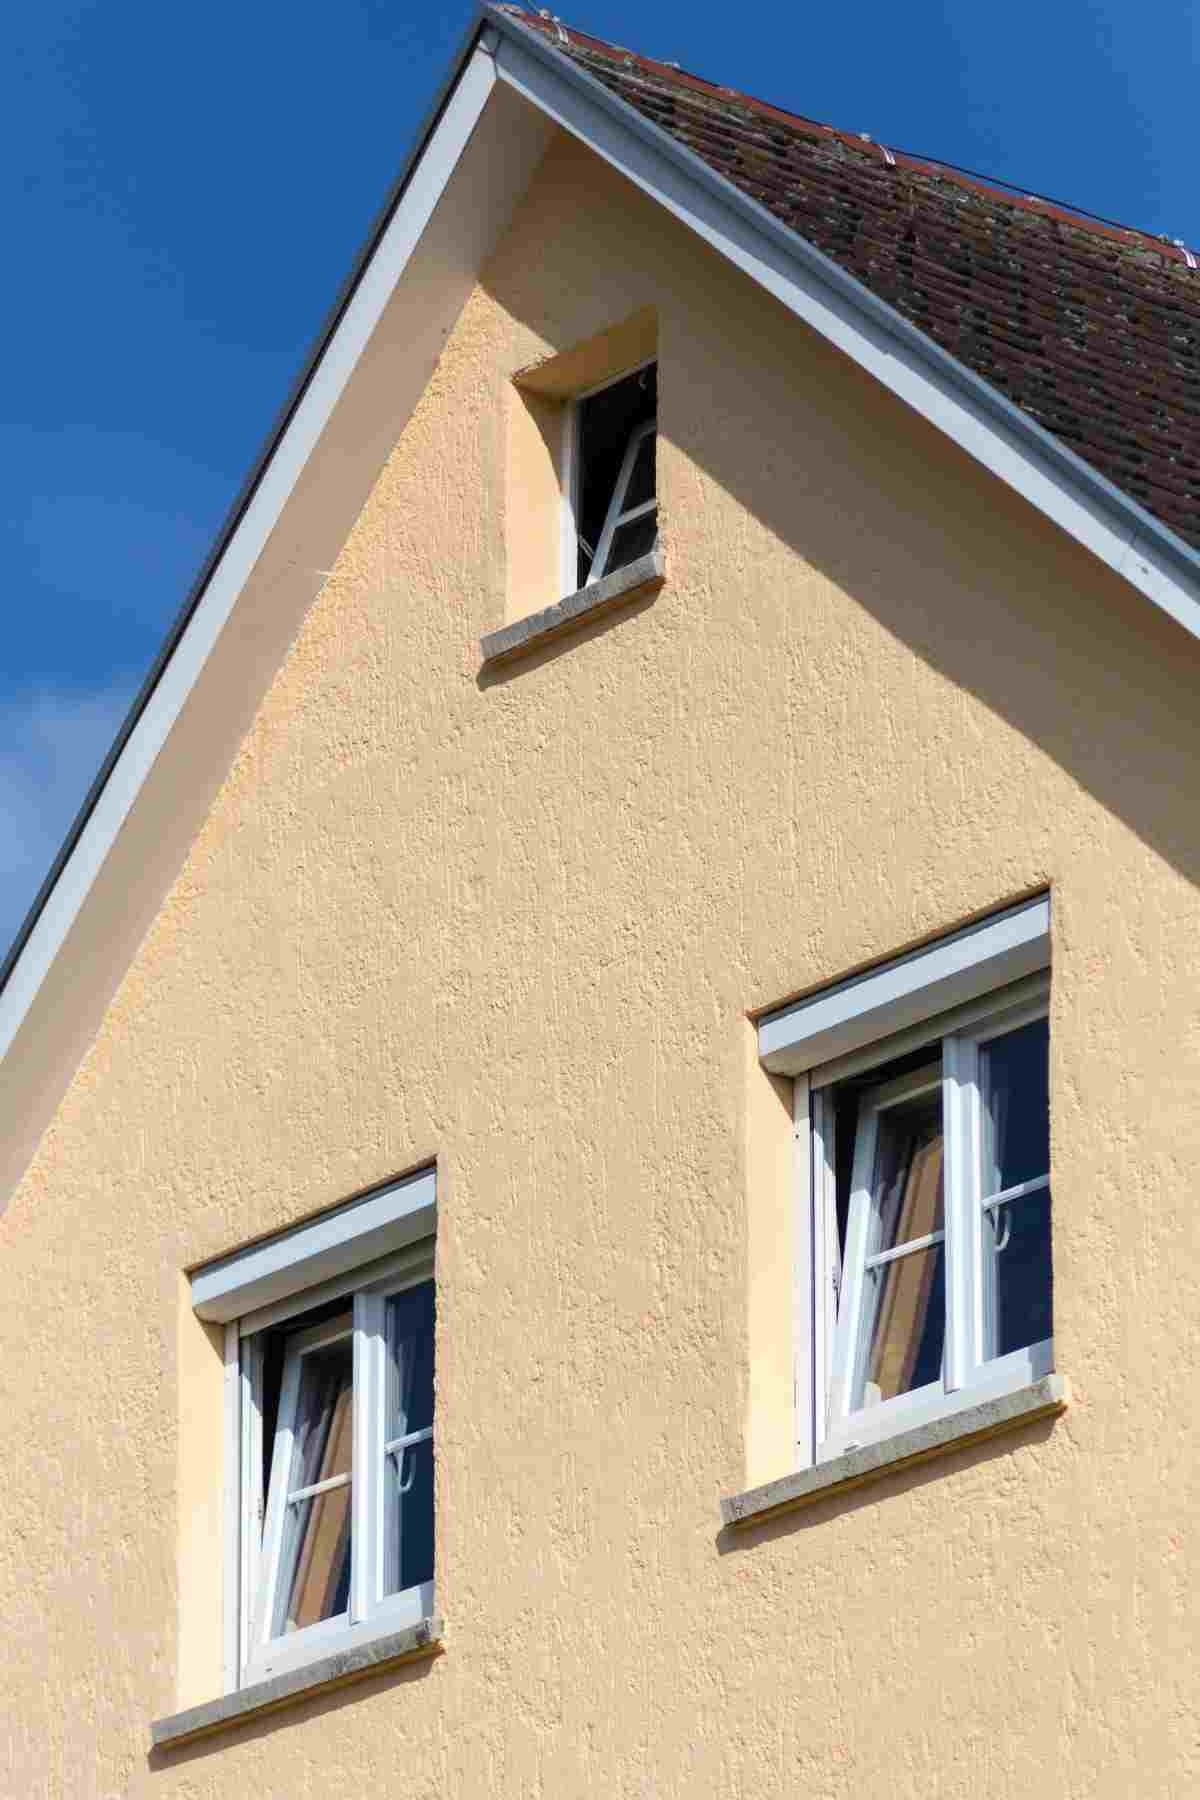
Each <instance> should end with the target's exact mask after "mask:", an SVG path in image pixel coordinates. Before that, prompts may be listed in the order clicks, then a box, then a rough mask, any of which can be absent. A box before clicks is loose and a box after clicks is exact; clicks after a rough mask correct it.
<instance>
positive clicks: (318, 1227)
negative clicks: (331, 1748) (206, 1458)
mask: <svg viewBox="0 0 1200 1800" xmlns="http://www.w3.org/2000/svg"><path fill="white" fill-rule="evenodd" d="M436 1216H437V1215H436V1176H435V1172H434V1171H433V1170H431V1169H428V1170H422V1171H421V1172H420V1173H419V1174H417V1175H415V1176H410V1177H406V1178H405V1179H404V1180H402V1181H398V1182H394V1183H391V1184H389V1185H388V1186H387V1187H386V1188H382V1189H378V1190H376V1191H375V1192H373V1193H371V1194H368V1195H366V1196H364V1197H363V1198H362V1199H360V1200H357V1201H354V1202H351V1203H350V1204H349V1205H347V1206H345V1207H343V1208H341V1209H339V1210H338V1211H337V1212H334V1213H331V1214H327V1215H325V1216H324V1217H323V1218H321V1219H318V1220H316V1221H314V1222H313V1223H312V1224H311V1225H307V1226H303V1227H301V1228H300V1229H298V1230H297V1231H294V1232H290V1233H286V1234H283V1235H281V1236H279V1237H276V1238H272V1239H268V1240H266V1242H265V1243H261V1244H256V1245H252V1246H250V1247H249V1248H248V1249H247V1250H245V1251H241V1252H238V1253H236V1254H235V1255H234V1256H232V1257H225V1258H222V1259H220V1260H219V1261H218V1262H217V1263H214V1264H209V1265H208V1266H207V1267H206V1268H204V1269H201V1270H198V1271H197V1272H196V1273H195V1274H194V1275H193V1277H192V1299H193V1305H194V1306H195V1310H196V1311H197V1313H198V1314H199V1315H200V1317H201V1318H206V1319H210V1320H213V1321H214V1322H222V1323H223V1324H224V1327H225V1483H224V1514H225V1531H224V1556H225V1569H224V1606H223V1610H224V1621H225V1624H224V1646H225V1648H224V1678H225V1679H224V1685H225V1690H226V1692H227V1693H233V1692H236V1691H237V1689H239V1688H241V1687H247V1686H250V1685H252V1684H254V1683H257V1682H261V1681H264V1680H267V1679H270V1678H271V1677H273V1676H276V1675H279V1674H282V1673H285V1672H286V1671H288V1670H291V1669H295V1668H299V1667H302V1666H303V1665H304V1664H306V1663H309V1662H312V1661H314V1660H317V1659H319V1658H322V1657H325V1656H328V1655H331V1654H333V1653H335V1652H340V1651H343V1650H349V1649H354V1648H356V1647H358V1646H360V1645H362V1644H365V1643H369V1642H370V1641H371V1640H372V1639H374V1638H378V1637H382V1636H387V1635H390V1634H391V1633H393V1632H396V1631H401V1630H403V1629H405V1628H406V1627H407V1626H410V1625H416V1624H419V1623H420V1622H421V1621H422V1620H424V1619H428V1618H432V1617H433V1616H434V1615H435V1611H436V1604H435V1603H436V1593H435V1583H434V1582H433V1581H429V1582H422V1583H419V1584H417V1585H415V1586H413V1587H410V1588H408V1589H406V1590H404V1591H402V1592H400V1593H396V1594H385V1593H384V1588H385V1586H386V1585H387V1581H386V1571H385V1559H386V1554H387V1547H386V1539H385V1530H384V1511H385V1494H386V1486H385V1472H386V1461H387V1457H388V1455H389V1454H395V1453H397V1452H402V1451H403V1449H404V1448H406V1447H408V1446H410V1445H415V1444H416V1443H418V1442H423V1441H426V1440H428V1439H431V1438H433V1437H434V1430H435V1426H431V1427H429V1428H428V1429H424V1430H421V1431H418V1432H413V1433H410V1434H408V1436H407V1437H405V1438H404V1439H397V1440H395V1441H394V1442H392V1441H389V1440H388V1439H387V1438H386V1437H385V1429H386V1422H385V1417H384V1414H385V1406H386V1393H387V1387H386V1377H387V1360H388V1359H387V1335H386V1333H387V1301H388V1299H389V1298H390V1297H391V1296H392V1295H394V1294H397V1293H399V1292H402V1291H403V1290H404V1289H406V1288H411V1287H416V1286H419V1285H420V1284H421V1283H423V1282H426V1281H431V1280H433V1279H434V1264H435V1236H434V1231H435V1227H436ZM388 1245H391V1246H393V1249H392V1251H391V1253H390V1254H386V1255H380V1254H378V1252H379V1251H380V1250H381V1249H383V1248H385V1247H386V1246H388ZM364 1258H365V1260H364ZM338 1299H345V1301H346V1316H344V1317H338V1318H335V1319H332V1320H327V1321H325V1323H324V1324H321V1325H318V1326H315V1327H313V1328H312V1330H311V1332H308V1331H305V1332H303V1333H298V1337H299V1342H298V1343H297V1344H296V1345H294V1346H292V1345H289V1348H288V1354H287V1356H286V1358H285V1366H284V1370H283V1372H282V1385H281V1392H280V1399H279V1411H278V1417H277V1422H276V1436H275V1446H274V1449H273V1451H272V1455H271V1459H270V1470H271V1477H272V1479H271V1482H270V1484H269V1485H270V1490H271V1491H270V1492H268V1493H264V1491H263V1485H264V1484H263V1475H262V1472H263V1398H264V1395H263V1348H264V1337H263V1334H264V1332H266V1331H267V1330H268V1328H270V1327H272V1326H275V1325H279V1324H282V1323H284V1322H286V1321H287V1320H288V1319H290V1318H296V1317H298V1316H300V1315H301V1314H303V1313H306V1312H309V1311H312V1310H314V1309H315V1308H317V1307H324V1306H325V1305H327V1304H328V1303H329V1302H331V1301H335V1300H338ZM256 1302H258V1304H255V1303H256ZM347 1334H350V1335H352V1337H353V1341H354V1374H353V1380H354V1388H353V1415H352V1418H353V1425H352V1436H353V1450H352V1457H353V1461H352V1470H353V1479H352V1484H351V1507H352V1514H351V1531H352V1544H353V1553H352V1563H351V1579H350V1599H349V1605H348V1607H347V1610H346V1612H345V1613H343V1614H340V1615H339V1616H338V1617H336V1618H333V1619H324V1620H321V1621H320V1622H319V1623H318V1624H315V1625H310V1626H306V1627H304V1628H303V1629H302V1630H299V1631H293V1632H289V1633H287V1634H285V1635H283V1636H281V1637H278V1638H274V1639H272V1638H271V1637H270V1635H269V1622H270V1616H271V1607H272V1604H273V1598H274V1592H275V1587H276V1584H277V1577H278V1569H279V1559H280V1548H281V1542H282V1532H283V1515H284V1511H285V1508H286V1501H287V1496H286V1492H285V1491H283V1489H284V1486H285V1484H286V1480H287V1471H288V1470H290V1466H291V1441H290V1440H291V1429H292V1425H293V1422H294V1417H295V1408H296V1399H297V1394H298V1388H299V1359H300V1358H301V1357H302V1356H303V1355H304V1354H307V1353H308V1352H309V1351H311V1350H312V1349H314V1348H316V1347H318V1345H319V1344H322V1343H328V1342H330V1341H332V1340H333V1339H335V1338H336V1337H338V1336H345V1335H347ZM435 1425H436V1420H435ZM277 1471H278V1472H281V1479H280V1480H279V1481H276V1479H275V1476H276V1472H277Z"/></svg>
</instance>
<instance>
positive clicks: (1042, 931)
mask: <svg viewBox="0 0 1200 1800" xmlns="http://www.w3.org/2000/svg"><path fill="white" fill-rule="evenodd" d="M1049 922H1050V906H1049V900H1048V898H1046V897H1045V896H1042V897H1040V898H1038V899H1036V900H1033V901H1030V902H1027V903H1024V904H1022V905H1020V906H1017V907H1014V908H1011V909H1009V910H1008V911H1006V912H1003V913H999V914H996V915H993V917H991V918H990V919H986V920H984V921H982V922H981V923H980V924H978V925H976V926H972V927H969V928H968V929H966V930H964V931H961V932H958V933H955V934H953V935H952V936H950V937H947V938H943V939H940V940H937V941H936V942H934V943H932V944H930V945H928V946H927V947H925V948H924V949H922V950H918V951H914V952H912V953H910V954H909V955H907V956H904V957H900V958H897V959H896V960H895V961H893V962H890V963H884V964H881V965H879V966H877V967H876V968H874V969H872V970H870V971H868V972H867V973H866V974H864V975H860V976H855V977H852V978H851V979H849V980H847V981H845V982H842V983H840V984H838V985H837V986H835V987H832V988H828V989H825V990H823V991H818V992H817V993H815V994H813V995H811V996H810V997H808V998H806V999H804V1000H801V1001H798V1002H796V1003H795V1004H794V1005H792V1006H790V1007H788V1008H785V1009H783V1010H782V1011H780V1012H779V1013H776V1014H773V1015H771V1016H769V1017H768V1018H766V1019H764V1020H762V1021H761V1022H760V1025H759V1034H758V1035H759V1056H760V1060H761V1062H762V1064H763V1065H764V1067H765V1068H766V1069H767V1070H768V1072H769V1073H771V1074H772V1075H776V1076H779V1075H790V1076H791V1077H792V1078H793V1113H794V1142H795V1150H796V1168H795V1179H796V1194H797V1199H796V1210H795V1214H794V1219H795V1238H794V1242H795V1254H796V1264H795V1269H794V1306H795V1313H794V1333H795V1336H794V1356H793V1360H794V1383H793V1385H794V1394H795V1420H796V1431H795V1437H796V1446H797V1459H798V1463H799V1465H800V1467H802V1468H804V1467H811V1466H813V1465H815V1464H819V1463H822V1462H826V1461H832V1460H833V1459H835V1458H837V1457H840V1456H842V1455H843V1454H845V1453H847V1452H849V1451H851V1450H854V1449H857V1448H860V1447H862V1446H865V1445H869V1444H875V1443H879V1442H881V1441H883V1440H885V1439H887V1438H889V1437H893V1436H895V1435H897V1434H900V1433H903V1432H907V1431H909V1430H910V1429H915V1428H918V1427H920V1426H923V1425H925V1424H930V1423H933V1422H934V1421H939V1420H944V1419H947V1418H949V1417H951V1416H952V1415H954V1414H955V1413H959V1412H968V1411H970V1410H971V1409H973V1408H974V1407H976V1406H977V1405H978V1404H979V1403H981V1402H983V1401H986V1400H988V1399H991V1398H999V1397H1001V1396H1007V1395H1012V1394H1017V1393H1019V1392H1020V1391H1021V1390H1024V1389H1027V1388H1033V1387H1034V1386H1035V1385H1036V1384H1037V1383H1039V1382H1041V1381H1042V1379H1043V1378H1044V1377H1046V1376H1048V1375H1050V1374H1051V1373H1052V1372H1053V1370H1054V1341H1053V1274H1052V1259H1051V1196H1050V1024H1049V1007H1050V974H1049V960H1050V935H1049Z"/></svg>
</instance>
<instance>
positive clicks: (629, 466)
mask: <svg viewBox="0 0 1200 1800" xmlns="http://www.w3.org/2000/svg"><path fill="white" fill-rule="evenodd" d="M657 364H658V357H657V355H654V356H648V357H645V358H644V359H643V360H642V361H641V362H639V363H634V364H633V366H632V367H631V368H628V369H622V370H620V371H619V372H618V373H617V374H614V375H606V376H605V378H604V380H603V381H598V382H596V383H595V384H594V386H592V387H589V388H583V389H581V391H580V392H579V393H578V394H575V395H573V396H572V398H571V399H570V401H569V402H568V403H567V405H566V406H565V407H564V409H563V448H562V469H563V484H562V493H563V504H562V543H561V553H562V591H563V594H564V596H565V595H567V594H572V593H575V592H577V591H579V486H580V481H581V479H582V473H583V471H582V458H581V454H580V424H579V421H580V408H581V407H582V405H583V402H584V401H585V400H590V399H591V398H592V397H593V395H595V394H602V393H603V392H604V390H605V388H610V387H616V385H617V383H618V382H621V381H627V380H628V379H629V377H630V376H631V375H639V374H640V373H641V371H642V370H643V369H653V368H656V367H657ZM657 435H658V418H657V416H656V417H655V418H653V419H647V420H645V421H644V422H643V423H642V424H641V425H637V426H635V427H634V429H633V432H632V433H631V435H630V440H629V443H628V444H627V445H626V446H625V453H624V455H623V457H622V459H621V467H620V469H619V470H618V472H617V479H616V482H615V483H614V485H613V491H612V498H611V499H610V500H609V503H608V511H607V513H606V514H605V518H604V524H603V526H602V527H601V531H600V536H599V538H598V539H597V542H596V553H595V555H594V556H593V558H592V561H591V564H590V566H589V568H588V576H587V580H586V582H585V583H584V587H591V586H592V584H593V583H594V582H597V581H600V580H602V579H603V577H604V573H605V569H606V565H607V562H608V557H609V555H610V553H611V550H612V541H613V538H614V537H615V535H616V533H617V531H618V530H619V529H620V527H621V526H622V525H629V524H632V523H633V521H634V520H635V519H640V518H642V517H643V516H644V515H645V514H646V513H650V512H654V513H657V511H658V477H657V472H656V474H655V481H654V495H653V498H652V499H650V500H644V501H643V502H642V503H641V504H640V505H639V506H635V507H631V508H630V509H629V511H628V512H624V511H622V510H621V507H620V502H621V501H622V500H623V499H624V496H625V494H626V492H627V490H628V487H629V482H630V478H631V476H632V474H633V466H634V463H635V462H636V460H637V452H638V450H639V449H640V447H641V445H642V443H643V442H644V440H645V439H646V438H647V437H657Z"/></svg>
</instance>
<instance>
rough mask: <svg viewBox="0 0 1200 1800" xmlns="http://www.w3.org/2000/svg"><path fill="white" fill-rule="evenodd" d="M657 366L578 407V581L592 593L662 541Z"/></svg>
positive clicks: (580, 402)
mask: <svg viewBox="0 0 1200 1800" xmlns="http://www.w3.org/2000/svg"><path fill="white" fill-rule="evenodd" d="M657 416H658V365H657V363H653V362H649V363H646V364H644V365H643V366H642V367H641V368H640V369H635V370H634V371H633V372H632V374H629V375H625V376H623V377H622V378H621V380H619V381H614V382H609V383H608V384H607V385H605V386H604V387H602V388H598V389H596V390H595V391H594V392H592V393H590V394H584V395H582V396H581V397H580V398H579V399H577V400H576V402H575V405H574V409H573V425H574V438H575V471H576V479H575V484H574V487H575V492H574V540H575V542H574V546H573V551H574V562H575V568H574V571H573V572H574V576H575V581H576V585H577V586H578V587H580V588H583V587H587V586H588V585H589V583H591V582H594V581H599V580H601V579H602V577H603V576H605V575H612V574H614V573H615V572H616V571H617V570H618V569H623V568H625V567H627V566H628V564H630V563H632V562H636V561H637V559H638V558H639V557H641V556H646V555H648V554H649V552H650V551H651V550H653V548H654V546H655V544H656V543H657V541H658V500H657V489H656V478H655V449H656V430H657Z"/></svg>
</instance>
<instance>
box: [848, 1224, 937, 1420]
mask: <svg viewBox="0 0 1200 1800" xmlns="http://www.w3.org/2000/svg"><path fill="white" fill-rule="evenodd" d="M868 1281H869V1283H870V1291H871V1294H872V1296H873V1299H874V1318H873V1321H872V1328H871V1348H870V1354H869V1356H868V1358H867V1369H866V1377H865V1379H866V1384H867V1385H866V1387H865V1388H864V1391H863V1395H862V1398H861V1400H860V1402H859V1404H860V1405H862V1406H874V1405H877V1404H878V1403H879V1402H880V1401H881V1400H894V1399H895V1397H896V1395H897V1394H907V1393H908V1392H909V1391H910V1390H911V1389H912V1388H919V1387H925V1386H926V1385H927V1384H928V1383H929V1382H931V1381H937V1380H938V1379H939V1377H940V1376H941V1373H942V1346H943V1343H944V1341H945V1336H946V1295H945V1278H944V1272H943V1250H942V1246H941V1244H936V1245H934V1246H933V1248H932V1249H929V1250H914V1251H912V1252H911V1254H910V1255H908V1256H898V1257H897V1258H896V1259H895V1261H894V1262H888V1263H883V1264H881V1265H880V1266H879V1267H878V1268H876V1269H873V1270H872V1271H871V1273H870V1276H869V1277H868Z"/></svg>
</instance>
